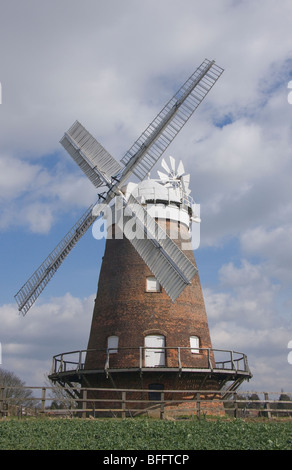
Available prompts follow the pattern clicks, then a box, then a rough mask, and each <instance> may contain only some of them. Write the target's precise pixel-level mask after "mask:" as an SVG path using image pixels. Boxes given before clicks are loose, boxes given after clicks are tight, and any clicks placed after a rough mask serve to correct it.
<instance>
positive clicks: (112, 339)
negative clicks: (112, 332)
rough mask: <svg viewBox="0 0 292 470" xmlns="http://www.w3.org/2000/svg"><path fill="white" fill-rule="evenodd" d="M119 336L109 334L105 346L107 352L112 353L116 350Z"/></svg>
mask: <svg viewBox="0 0 292 470" xmlns="http://www.w3.org/2000/svg"><path fill="white" fill-rule="evenodd" d="M118 344H119V337H118V336H109V337H108V339H107V348H108V349H109V354H114V353H117V352H118V349H117V348H118Z"/></svg>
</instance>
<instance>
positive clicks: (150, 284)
mask: <svg viewBox="0 0 292 470" xmlns="http://www.w3.org/2000/svg"><path fill="white" fill-rule="evenodd" d="M146 290H147V292H160V284H159V282H158V281H157V279H156V277H154V276H149V277H147V278H146Z"/></svg>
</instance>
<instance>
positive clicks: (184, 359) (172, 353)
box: [51, 346, 250, 374]
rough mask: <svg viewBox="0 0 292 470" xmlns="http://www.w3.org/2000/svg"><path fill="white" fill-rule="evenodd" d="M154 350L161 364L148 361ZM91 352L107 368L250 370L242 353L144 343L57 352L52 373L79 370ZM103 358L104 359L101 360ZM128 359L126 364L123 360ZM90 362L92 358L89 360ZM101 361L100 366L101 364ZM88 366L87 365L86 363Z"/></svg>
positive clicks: (100, 367)
mask: <svg viewBox="0 0 292 470" xmlns="http://www.w3.org/2000/svg"><path fill="white" fill-rule="evenodd" d="M151 352H154V353H155V352H156V353H159V354H161V355H162V356H163V361H162V363H161V364H156V365H149V364H148V363H147V360H146V354H147V353H148V354H149V353H151ZM118 354H120V355H122V354H126V355H127V358H126V359H125V360H124V361H120V362H119V363H118V365H117V364H116V363H114V364H113V362H116V357H117V355H118ZM87 355H92V357H94V358H95V359H96V360H97V363H98V364H99V366H97V367H96V369H102V370H105V371H110V370H111V369H113V368H114V369H115V370H116V369H127V368H129V369H131V368H136V369H140V370H144V369H152V368H156V367H163V368H165V369H169V368H173V369H178V370H183V369H203V370H210V371H211V372H212V371H214V370H216V371H220V370H221V371H233V372H243V373H247V374H250V369H249V366H248V361H247V356H246V355H245V354H244V353H241V352H237V351H231V350H225V349H211V348H197V349H196V350H195V352H194V348H191V347H180V346H177V347H144V346H140V347H139V348H118V349H117V348H109V349H82V350H77V351H70V352H65V353H61V354H58V355H56V356H54V357H53V364H52V372H51V373H52V374H58V373H64V372H74V371H76V372H78V371H83V370H84V369H85V361H86V356H87ZM102 360H103V361H104V362H103V363H102ZM126 361H127V364H126ZM90 363H91V364H92V360H91V361H90ZM100 364H102V366H100ZM87 368H88V367H87ZM90 368H91V369H92V367H90Z"/></svg>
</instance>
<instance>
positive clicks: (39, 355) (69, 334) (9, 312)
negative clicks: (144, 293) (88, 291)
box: [0, 294, 94, 385]
mask: <svg viewBox="0 0 292 470" xmlns="http://www.w3.org/2000/svg"><path fill="white" fill-rule="evenodd" d="M93 301H94V296H91V297H89V298H86V299H78V298H75V297H73V296H72V295H70V294H66V295H64V297H60V298H56V299H51V301H50V302H48V303H45V304H42V303H37V304H35V306H34V308H32V309H31V310H30V311H29V312H28V313H27V315H26V316H25V317H22V316H21V315H19V314H18V312H17V308H16V307H15V306H14V305H10V304H8V305H2V306H1V307H0V325H1V332H0V342H1V346H2V366H1V367H3V368H4V369H7V370H13V371H14V372H15V373H16V374H17V375H18V376H19V377H20V378H21V379H22V380H24V381H25V382H26V384H27V385H42V383H43V381H44V375H45V374H46V373H49V372H50V368H51V365H52V358H53V356H54V355H56V354H59V353H62V352H69V351H73V350H76V349H77V350H78V349H86V347H87V341H88V337H89V328H90V320H91V316H92V312H93ZM29 380H35V382H33V381H32V382H29Z"/></svg>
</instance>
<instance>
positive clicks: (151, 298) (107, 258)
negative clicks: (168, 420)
mask: <svg viewBox="0 0 292 470" xmlns="http://www.w3.org/2000/svg"><path fill="white" fill-rule="evenodd" d="M222 72H223V69H222V68H221V67H219V66H217V65H216V64H215V62H214V61H209V60H208V59H205V60H204V61H203V62H202V64H201V65H200V66H199V67H198V68H197V69H196V71H195V72H194V73H193V74H192V75H191V76H190V78H189V79H188V80H187V81H186V82H185V83H184V84H183V85H182V87H181V88H180V89H179V90H178V92H177V93H176V94H175V95H174V96H173V98H171V99H170V101H169V102H168V103H167V104H166V105H165V107H164V108H163V109H162V111H161V112H160V113H159V114H158V115H157V116H156V117H155V119H154V120H153V121H152V122H151V123H150V124H149V126H148V127H147V129H146V130H145V131H144V132H143V133H142V134H141V136H140V137H139V138H138V139H137V140H136V142H134V144H133V145H132V147H131V148H130V149H129V150H128V151H127V152H126V154H125V155H124V156H123V158H122V159H121V162H120V163H118V162H117V161H116V160H115V159H114V158H113V157H112V156H111V155H110V154H109V153H108V152H107V150H105V148H104V147H103V146H102V145H101V144H100V143H99V142H98V141H97V140H96V139H95V138H94V137H93V136H92V135H91V134H90V133H89V132H88V131H87V130H86V129H85V128H84V127H83V126H82V125H81V124H80V123H79V122H78V121H76V122H75V123H74V124H73V125H72V126H71V127H70V128H69V130H68V131H67V132H65V134H64V136H63V137H62V139H61V141H60V142H61V144H62V146H63V147H64V148H65V149H66V150H67V151H68V153H69V155H70V156H71V157H72V158H73V160H74V161H75V162H76V163H77V165H78V166H79V167H80V168H81V170H82V171H83V172H84V173H85V174H86V176H87V177H88V178H89V180H90V181H91V182H92V183H93V185H94V186H95V187H96V188H97V189H99V190H100V193H99V195H98V199H97V202H96V203H95V204H92V206H90V207H89V208H88V210H87V211H86V212H85V213H84V214H83V216H82V217H81V218H80V219H79V220H78V221H77V222H76V224H75V225H74V226H73V227H72V229H71V230H70V231H69V232H68V233H67V235H66V236H65V237H64V238H63V239H62V240H61V242H60V243H59V244H58V245H57V246H56V248H55V249H54V250H53V251H52V252H51V253H50V255H49V256H48V257H47V258H46V259H45V260H44V262H43V263H42V264H41V265H40V267H39V268H38V269H37V270H36V271H35V272H34V274H33V275H32V276H31V277H30V278H29V280H28V281H27V282H26V283H25V284H24V286H23V287H22V288H21V289H20V290H19V292H18V293H17V294H16V296H15V298H16V301H17V302H18V305H19V311H20V312H21V313H22V314H23V315H25V314H26V313H27V311H28V310H29V308H30V307H31V306H32V305H33V303H34V302H35V301H36V299H37V298H38V296H39V295H40V294H41V292H42V290H43V289H44V288H45V286H46V285H47V284H48V282H49V281H50V279H51V278H52V276H53V275H54V274H55V272H56V271H57V269H58V268H59V267H60V265H61V264H62V262H63V261H64V259H65V258H66V257H67V255H68V254H69V253H70V251H71V250H72V248H73V247H74V246H75V245H76V243H77V242H78V241H79V240H80V238H81V237H82V236H83V235H84V234H85V233H86V231H87V230H88V229H89V227H91V226H92V224H93V223H94V222H95V221H97V219H98V218H99V217H100V215H101V214H103V217H107V214H112V212H113V211H115V210H116V207H117V206H118V208H119V210H120V212H121V214H122V217H121V220H120V219H119V217H114V219H111V220H110V224H109V226H108V229H109V228H110V227H111V226H112V228H113V231H114V232H115V236H114V237H109V236H107V240H106V246H105V253H104V256H103V261H102V265H101V269H100V276H99V282H98V290H97V295H96V299H95V305H94V310H93V316H92V323H91V329H90V335H89V340H88V346H87V349H86V350H81V351H74V352H72V353H71V352H68V353H61V354H59V355H57V356H54V358H53V368H52V372H51V374H50V376H49V378H50V379H51V380H52V381H53V382H58V383H59V384H61V385H62V386H65V387H69V388H70V387H72V384H73V383H75V382H77V383H79V384H81V385H82V387H89V388H94V389H96V388H97V389H98V391H99V392H100V391H102V390H103V389H104V388H107V387H108V386H109V383H110V384H111V386H112V388H116V389H118V388H120V389H125V388H127V389H131V393H132V390H133V393H136V392H134V390H136V391H137V389H139V388H140V389H143V388H144V387H145V388H146V389H147V388H148V390H149V400H150V399H151V397H152V398H153V396H154V395H155V393H156V392H153V389H155V390H157V389H158V390H162V389H164V390H167V389H168V390H170V389H174V388H176V390H200V389H201V388H200V387H202V386H204V387H205V389H208V390H221V388H222V387H223V386H225V385H226V384H227V383H229V382H231V385H230V386H229V389H232V390H234V389H235V388H237V387H238V386H239V385H240V383H241V382H242V381H243V380H245V379H249V378H250V377H251V373H250V371H249V368H248V364H247V359H246V356H245V355H244V354H242V353H237V352H233V351H226V350H224V351H221V352H222V353H223V354H226V353H227V356H228V357H227V359H226V358H224V359H223V358H222V360H221V361H219V362H218V360H217V361H216V359H215V354H214V351H215V350H213V348H212V344H211V338H210V333H209V328H208V322H207V315H206V311H205V305H204V299H203V294H202V289H201V285H200V280H199V275H198V270H197V267H196V262H195V258H194V254H193V250H192V249H191V248H190V246H191V244H190V243H189V239H190V225H191V223H192V222H200V218H199V215H198V214H197V213H196V212H195V211H194V210H193V204H192V203H191V201H192V198H191V197H190V188H189V183H190V175H188V174H186V173H185V169H184V165H183V163H182V162H181V161H180V162H179V163H178V165H176V162H175V159H174V158H173V157H169V161H166V160H165V159H164V158H163V159H162V161H161V166H162V171H161V170H158V177H159V180H153V179H151V178H150V171H151V170H152V168H153V167H154V165H155V164H156V163H157V162H158V160H159V159H160V157H161V156H162V154H163V153H164V152H165V150H166V149H167V148H168V146H169V145H170V143H171V142H172V141H173V139H174V138H175V137H176V135H177V134H178V132H179V131H180V130H181V129H182V127H183V126H184V125H185V124H186V122H187V121H188V119H189V118H190V117H191V115H192V114H193V113H194V111H195V110H196V109H197V107H198V106H199V104H200V103H201V102H202V101H203V99H204V98H205V96H206V95H207V94H208V92H209V91H210V90H211V88H212V87H213V86H214V84H215V83H216V81H217V80H218V79H219V77H220V76H221V74H222ZM131 176H135V177H136V179H138V181H139V182H138V183H137V184H136V183H133V182H129V181H128V180H129V178H130V177H131ZM104 188H105V189H104ZM115 215H116V214H115ZM162 221H163V222H164V221H165V222H166V223H165V226H163V224H162ZM133 222H134V223H133ZM133 226H134V227H135V230H134V231H133ZM177 227H178V231H177V235H178V238H177V237H176V236H172V235H173V232H172V229H173V228H177ZM117 229H119V230H121V232H122V234H123V237H122V238H121V239H120V238H119V237H117V236H116V230H117ZM108 233H109V232H108ZM133 234H134V235H133ZM185 241H186V242H187V243H186V244H187V246H188V247H187V248H184V245H183V243H184V242H185ZM216 351H217V352H218V350H216ZM76 353H77V359H76V357H75V355H76ZM72 355H73V357H72ZM84 355H85V358H84ZM69 393H73V392H72V388H71V391H70V392H69ZM90 393H91V392H90ZM102 393H103V392H102ZM111 393H112V392H111V391H110V392H106V394H105V397H104V398H105V399H106V400H109V399H111V397H112V401H113V402H115V398H116V395H115V394H113V395H111ZM94 394H95V392H92V398H94V399H95V395H94ZM153 394H154V395H153ZM157 396H161V395H160V393H159V392H158V394H156V395H155V398H154V399H155V400H156V399H157ZM165 396H167V395H165ZM104 398H103V399H104ZM176 398H178V396H177V397H176ZM176 398H174V399H176ZM158 399H159V398H158ZM167 399H169V400H172V399H173V397H172V395H169V397H168V398H167ZM99 406H100V407H101V408H102V407H103V403H102V402H100V400H99ZM104 406H105V407H106V405H104ZM115 406H118V407H119V406H120V405H119V403H115V404H113V407H115ZM222 406H223V405H222V403H221V408H222Z"/></svg>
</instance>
